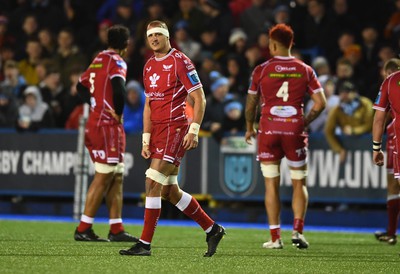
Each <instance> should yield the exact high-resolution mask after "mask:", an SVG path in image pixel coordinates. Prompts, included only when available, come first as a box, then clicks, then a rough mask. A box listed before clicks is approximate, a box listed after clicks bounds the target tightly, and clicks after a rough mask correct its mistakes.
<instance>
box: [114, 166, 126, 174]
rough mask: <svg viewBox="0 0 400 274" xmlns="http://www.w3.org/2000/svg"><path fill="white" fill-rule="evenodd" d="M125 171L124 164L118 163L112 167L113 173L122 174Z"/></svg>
mask: <svg viewBox="0 0 400 274" xmlns="http://www.w3.org/2000/svg"><path fill="white" fill-rule="evenodd" d="M124 171H125V164H124V163H119V164H117V165H116V166H115V167H114V173H122V174H123V173H124Z"/></svg>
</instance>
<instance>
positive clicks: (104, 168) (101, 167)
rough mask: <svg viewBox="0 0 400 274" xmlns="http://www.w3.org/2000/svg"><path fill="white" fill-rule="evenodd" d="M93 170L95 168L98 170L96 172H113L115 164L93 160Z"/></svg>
mask: <svg viewBox="0 0 400 274" xmlns="http://www.w3.org/2000/svg"><path fill="white" fill-rule="evenodd" d="M94 170H96V172H98V173H103V174H108V173H111V172H114V170H115V166H114V165H109V164H103V163H98V162H95V163H94Z"/></svg>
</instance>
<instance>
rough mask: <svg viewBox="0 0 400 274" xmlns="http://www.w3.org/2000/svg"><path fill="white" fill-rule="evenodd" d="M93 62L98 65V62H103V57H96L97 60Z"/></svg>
mask: <svg viewBox="0 0 400 274" xmlns="http://www.w3.org/2000/svg"><path fill="white" fill-rule="evenodd" d="M93 62H94V63H96V62H103V58H101V57H96V58H94V60H93Z"/></svg>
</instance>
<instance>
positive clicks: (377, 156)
mask: <svg viewBox="0 0 400 274" xmlns="http://www.w3.org/2000/svg"><path fill="white" fill-rule="evenodd" d="M372 161H373V162H374V164H375V165H377V166H383V161H384V156H383V152H382V150H379V151H373V153H372Z"/></svg>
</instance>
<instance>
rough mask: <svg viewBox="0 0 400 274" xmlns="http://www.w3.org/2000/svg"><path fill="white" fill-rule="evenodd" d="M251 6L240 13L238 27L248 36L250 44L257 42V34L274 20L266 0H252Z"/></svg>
mask: <svg viewBox="0 0 400 274" xmlns="http://www.w3.org/2000/svg"><path fill="white" fill-rule="evenodd" d="M251 3H252V4H251V6H250V7H248V8H247V9H245V10H244V11H243V12H242V14H241V15H240V27H241V28H243V30H244V32H245V33H246V34H247V36H248V42H249V44H250V45H252V44H254V43H256V42H257V36H258V34H259V33H260V32H262V31H264V30H265V29H266V28H268V26H271V23H272V22H273V20H274V14H273V9H272V8H270V7H269V6H268V5H267V0H252V1H251Z"/></svg>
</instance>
